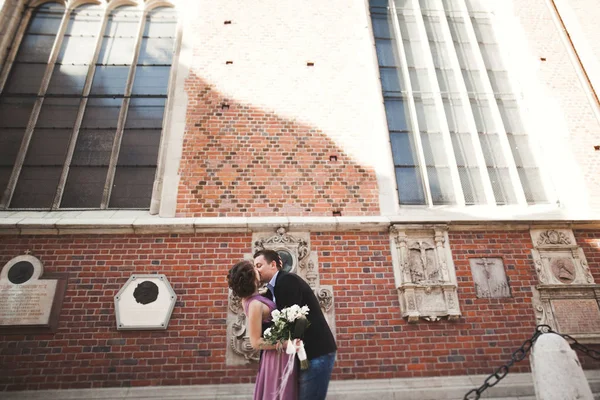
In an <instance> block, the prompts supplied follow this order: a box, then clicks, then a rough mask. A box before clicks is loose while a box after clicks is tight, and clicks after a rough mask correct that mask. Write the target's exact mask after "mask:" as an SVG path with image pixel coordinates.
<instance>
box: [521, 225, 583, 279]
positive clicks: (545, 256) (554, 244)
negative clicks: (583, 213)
mask: <svg viewBox="0 0 600 400" xmlns="http://www.w3.org/2000/svg"><path fill="white" fill-rule="evenodd" d="M531 238H532V241H533V243H534V248H533V250H531V253H532V256H533V260H534V263H535V271H536V273H537V275H538V280H539V283H540V284H542V285H571V284H593V283H594V278H593V276H592V274H591V273H590V270H589V267H588V264H587V260H586V258H585V254H584V253H583V249H582V248H581V247H579V246H577V243H576V241H575V236H574V235H573V232H572V231H571V230H570V229H532V230H531Z"/></svg>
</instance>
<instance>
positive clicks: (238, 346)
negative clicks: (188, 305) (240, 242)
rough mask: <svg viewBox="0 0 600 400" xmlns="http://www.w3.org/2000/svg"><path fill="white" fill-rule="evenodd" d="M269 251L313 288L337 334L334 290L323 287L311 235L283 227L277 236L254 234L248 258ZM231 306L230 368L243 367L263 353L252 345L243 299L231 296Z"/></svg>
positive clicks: (287, 268) (279, 229)
mask: <svg viewBox="0 0 600 400" xmlns="http://www.w3.org/2000/svg"><path fill="white" fill-rule="evenodd" d="M263 249H269V250H275V251H277V252H278V253H279V254H280V256H281V258H282V261H283V264H284V269H285V270H286V271H289V272H292V273H295V274H297V275H299V276H300V277H302V278H303V279H304V280H305V281H306V282H307V283H308V284H309V285H310V287H311V288H312V289H313V291H314V293H315V295H316V296H317V298H318V299H319V304H320V305H321V310H322V311H323V313H324V314H325V318H326V320H327V322H328V323H329V326H330V327H331V330H332V332H333V334H334V335H335V306H334V296H333V287H332V286H328V285H324V286H321V285H320V280H319V267H318V266H319V262H318V258H317V253H316V252H314V251H312V249H311V247H310V233H308V232H300V233H293V234H291V233H288V232H287V230H286V229H285V228H283V227H280V228H278V229H277V230H276V231H275V233H274V234H273V233H265V232H255V233H254V234H253V235H252V253H251V254H248V255H247V257H246V258H247V259H252V254H254V253H255V252H256V251H258V250H263ZM228 302H229V307H228V315H227V343H228V346H227V350H226V362H227V365H241V364H246V363H248V362H256V361H258V360H259V357H260V353H259V352H257V351H255V350H254V349H253V348H252V346H251V345H250V341H249V338H248V336H247V329H246V317H245V315H244V312H243V309H242V305H241V300H240V299H239V298H237V297H236V296H234V295H233V294H232V293H231V292H230V294H229V299H228Z"/></svg>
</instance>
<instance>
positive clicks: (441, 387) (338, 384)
mask: <svg viewBox="0 0 600 400" xmlns="http://www.w3.org/2000/svg"><path fill="white" fill-rule="evenodd" d="M585 374H586V377H587V379H588V382H589V383H590V386H591V388H592V391H593V392H594V397H595V398H598V394H599V393H600V370H592V371H585ZM487 377H488V376H487V375H461V376H447V377H430V378H403V379H401V378H399V379H372V380H348V381H333V382H331V385H330V388H329V393H328V396H327V399H328V400H400V399H402V400H454V399H456V400H459V399H463V397H464V395H465V394H466V393H467V392H469V391H470V390H471V389H474V388H477V387H479V386H480V385H481V384H482V383H483V381H484V380H485V379H486V378H487ZM252 389H253V385H252V384H236V385H227V384H224V385H195V386H158V387H141V388H108V389H70V390H40V391H22V392H4V393H2V399H3V400H59V399H60V400H134V399H135V400H137V399H139V400H142V399H143V400H152V399H173V400H175V399H178V400H188V399H189V400H192V399H219V400H220V399H223V400H229V399H251V398H252ZM482 398H486V399H496V400H534V399H535V393H534V389H533V381H532V378H531V374H529V373H521V374H519V373H510V374H508V375H507V376H506V378H505V379H503V380H502V381H501V382H500V383H498V385H496V386H494V387H493V388H489V389H488V390H486V391H485V392H484V393H483V395H482Z"/></svg>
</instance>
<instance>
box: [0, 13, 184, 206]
mask: <svg viewBox="0 0 600 400" xmlns="http://www.w3.org/2000/svg"><path fill="white" fill-rule="evenodd" d="M22 24H23V28H24V29H23V28H22V33H21V34H19V33H18V34H17V35H16V36H17V37H16V42H15V43H14V46H13V49H14V50H12V51H11V52H10V53H9V54H8V58H7V60H6V61H5V63H4V68H3V70H2V72H1V74H0V190H2V198H1V200H0V209H6V208H10V209H45V210H48V209H106V208H141V209H145V208H149V206H150V200H151V196H152V189H153V184H154V180H155V175H156V167H157V161H158V153H159V145H160V138H161V133H162V127H163V116H164V113H165V109H166V103H167V100H168V88H169V80H170V72H171V63H172V60H173V54H174V49H175V44H176V30H177V29H176V25H177V17H176V13H175V10H174V9H173V8H172V7H157V8H151V9H145V8H143V7H141V6H140V7H138V6H133V5H130V3H127V5H122V6H118V7H116V8H108V9H107V7H106V4H105V3H104V2H103V3H102V4H95V3H94V4H83V5H80V6H77V7H75V8H73V9H69V8H65V6H64V5H62V4H60V3H57V2H48V3H44V4H42V5H40V6H37V7H35V8H31V9H27V10H26V13H25V15H24V17H23V22H22Z"/></svg>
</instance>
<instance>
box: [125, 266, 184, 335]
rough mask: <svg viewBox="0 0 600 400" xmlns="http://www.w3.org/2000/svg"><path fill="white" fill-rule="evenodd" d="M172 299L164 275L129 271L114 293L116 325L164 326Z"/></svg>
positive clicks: (160, 327) (167, 319)
mask: <svg viewBox="0 0 600 400" xmlns="http://www.w3.org/2000/svg"><path fill="white" fill-rule="evenodd" d="M176 300H177V295H176V294H175V292H174V291H173V288H171V285H170V284H169V281H168V280H167V277H166V276H165V275H162V274H159V275H131V276H130V277H129V279H128V280H127V282H126V283H125V285H123V287H122V288H121V290H119V293H117V295H116V296H115V315H116V317H117V329H119V330H121V329H140V330H141V329H157V330H158V329H167V327H168V326H169V320H170V319H171V313H172V312H173V308H174V307H175V302H176Z"/></svg>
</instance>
